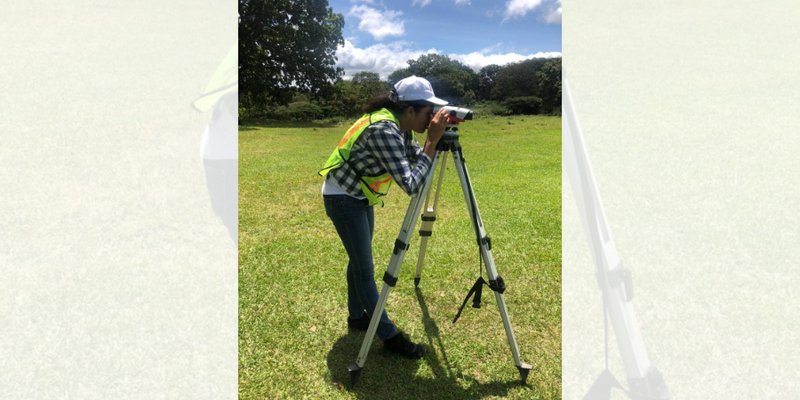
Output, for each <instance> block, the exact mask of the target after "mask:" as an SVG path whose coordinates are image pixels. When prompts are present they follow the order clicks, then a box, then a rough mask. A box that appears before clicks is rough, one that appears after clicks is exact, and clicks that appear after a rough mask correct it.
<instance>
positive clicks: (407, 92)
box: [394, 75, 447, 106]
mask: <svg viewBox="0 0 800 400" xmlns="http://www.w3.org/2000/svg"><path fill="white" fill-rule="evenodd" d="M394 90H395V91H397V98H398V100H400V101H415V100H424V101H427V102H429V103H433V104H436V105H440V106H444V105H447V101H445V100H442V99H440V98H438V97H436V96H434V95H433V88H431V83H430V82H428V80H427V79H425V78H420V77H418V76H416V75H411V76H409V77H408V78H405V79H402V80H400V82H397V83H395V85H394Z"/></svg>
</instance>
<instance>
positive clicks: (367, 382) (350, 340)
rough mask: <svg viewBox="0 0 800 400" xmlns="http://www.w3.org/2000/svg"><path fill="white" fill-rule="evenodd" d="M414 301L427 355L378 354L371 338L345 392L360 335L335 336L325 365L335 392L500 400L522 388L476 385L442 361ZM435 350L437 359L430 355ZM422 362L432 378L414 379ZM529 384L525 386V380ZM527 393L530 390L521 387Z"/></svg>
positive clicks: (435, 333)
mask: <svg viewBox="0 0 800 400" xmlns="http://www.w3.org/2000/svg"><path fill="white" fill-rule="evenodd" d="M416 295H417V301H418V302H419V304H420V309H421V310H422V318H423V325H424V329H425V336H426V338H427V343H425V344H426V345H427V347H428V351H427V352H426V354H425V357H423V358H422V359H421V360H408V359H404V358H401V357H397V356H396V355H393V354H391V353H389V352H387V351H386V350H384V349H383V345H382V344H381V343H380V340H378V339H375V340H374V342H373V345H372V346H373V347H372V348H371V350H370V353H369V358H368V359H367V363H366V365H365V366H364V368H363V369H362V370H361V376H360V377H359V380H358V383H357V384H356V386H355V387H354V388H353V387H350V373H349V372H348V371H347V366H348V365H350V364H352V363H354V362H355V359H356V357H357V356H358V352H359V350H360V348H361V343H362V341H363V340H364V333H361V332H358V333H355V332H352V331H351V333H349V334H347V335H344V336H342V337H340V338H339V339H338V340H337V341H336V342H335V343H334V345H333V348H332V349H331V351H330V352H329V353H328V357H327V365H328V370H329V372H330V379H331V381H332V382H333V384H334V385H335V386H338V387H339V389H340V390H349V391H350V392H351V393H353V394H355V395H356V397H357V398H359V399H415V400H428V399H430V400H445V399H453V400H455V399H478V398H482V397H486V396H498V397H505V396H506V395H507V394H508V392H509V389H511V388H516V387H522V386H523V385H522V383H521V382H520V381H518V380H514V381H506V382H490V383H480V382H478V381H477V380H476V379H475V378H473V377H471V376H468V375H464V374H462V373H461V372H460V371H458V370H454V368H453V367H452V365H451V364H450V361H449V360H448V358H447V351H446V349H445V348H444V345H443V342H442V340H441V337H440V335H439V327H438V326H437V324H436V322H434V321H433V319H432V318H431V317H430V314H429V312H428V307H427V304H426V303H425V298H424V297H423V296H422V292H421V291H420V290H419V289H417V290H416ZM434 346H436V348H438V349H439V353H440V354H441V356H440V355H439V354H437V352H435V351H433V349H434ZM421 363H426V364H428V366H429V367H430V369H431V372H432V374H433V378H429V377H419V376H417V370H418V369H419V368H420V366H421ZM529 382H530V381H529ZM525 387H528V388H530V386H527V385H526V386H525Z"/></svg>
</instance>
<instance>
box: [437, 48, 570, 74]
mask: <svg viewBox="0 0 800 400" xmlns="http://www.w3.org/2000/svg"><path fill="white" fill-rule="evenodd" d="M449 56H450V58H452V59H454V60H458V61H461V62H462V63H464V64H465V65H466V66H468V67H470V68H472V70H473V71H476V72H477V71H479V70H480V69H481V68H483V67H485V66H487V65H491V64H497V65H505V64H511V63H515V62H520V61H524V60H530V59H532V58H556V57H561V52H557V51H550V52H542V51H540V52H538V53H534V54H527V55H525V54H519V53H497V54H485V53H482V52H472V53H469V54H449Z"/></svg>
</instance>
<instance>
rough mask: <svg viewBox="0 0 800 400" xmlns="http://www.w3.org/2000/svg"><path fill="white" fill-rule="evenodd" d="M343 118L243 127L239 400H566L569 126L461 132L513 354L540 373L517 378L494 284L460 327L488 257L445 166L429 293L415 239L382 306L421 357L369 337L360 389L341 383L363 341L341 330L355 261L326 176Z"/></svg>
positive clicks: (378, 229)
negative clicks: (417, 278) (417, 273)
mask: <svg viewBox="0 0 800 400" xmlns="http://www.w3.org/2000/svg"><path fill="white" fill-rule="evenodd" d="M349 122H350V121H348V122H347V123H344V124H341V125H333V124H327V125H324V124H315V123H308V122H305V123H288V122H272V123H270V124H269V125H243V126H241V127H240V133H239V398H240V399H243V400H249V399H304V398H309V399H436V400H448V399H452V400H456V399H459V400H460V399H488V398H507V399H560V398H561V118H558V117H552V116H532V117H529V116H525V117H519V116H514V117H486V116H485V114H480V115H478V116H476V119H475V120H473V121H469V122H465V123H463V124H462V125H461V127H460V133H461V139H460V142H461V144H462V145H463V148H464V150H463V151H464V156H465V158H466V162H467V168H468V169H469V175H470V179H471V182H472V185H473V191H474V193H475V197H476V199H477V202H478V206H479V207H480V214H481V217H482V219H483V223H484V227H485V229H486V232H487V234H488V235H489V236H491V238H492V255H493V257H494V260H495V264H496V268H497V271H498V272H499V273H500V274H501V275H502V276H503V279H504V280H505V283H506V286H507V290H506V292H505V294H504V296H505V302H506V305H507V308H508V313H509V316H510V318H511V321H512V324H513V327H514V333H515V335H516V339H517V342H518V344H519V347H520V355H521V357H522V359H523V361H525V362H527V363H529V364H531V365H532V366H533V369H532V371H531V373H530V376H529V378H528V385H527V386H522V385H520V383H519V375H518V372H517V369H516V368H515V367H514V363H513V359H512V356H511V353H510V350H509V347H508V341H507V340H506V335H505V333H504V330H503V326H502V320H501V318H500V315H499V312H498V310H497V302H496V300H495V297H494V296H493V295H492V293H491V292H490V291H489V290H488V289H486V288H484V292H483V307H481V308H480V309H474V308H471V307H467V308H465V309H464V312H463V314H462V315H461V318H460V319H459V321H458V323H456V324H453V323H452V322H451V321H452V318H453V316H454V315H455V312H456V311H457V309H458V306H460V304H461V302H462V301H463V299H464V296H465V295H466V293H467V291H468V290H469V288H470V286H471V285H472V283H473V282H474V281H475V279H476V278H477V277H478V271H479V259H478V253H477V246H476V243H475V234H474V231H473V230H472V226H471V222H470V220H469V217H468V213H467V210H466V208H465V205H464V196H463V194H462V191H461V186H460V185H459V180H458V176H457V174H456V172H455V170H454V169H453V162H452V157H448V158H447V163H446V164H447V169H446V173H445V175H444V182H443V184H442V193H441V195H440V198H439V201H438V203H437V208H438V209H437V220H436V223H435V225H434V227H433V235H432V236H431V237H430V239H429V241H428V247H427V252H426V255H425V264H424V269H423V275H422V281H421V283H420V288H419V289H420V290H419V291H415V290H414V283H413V277H414V270H415V266H416V262H417V256H418V251H419V237H418V236H417V235H416V233H415V234H414V236H413V237H412V240H411V243H410V249H409V250H408V253H407V254H406V256H405V261H404V262H403V265H402V268H401V270H400V274H399V276H398V278H399V279H398V282H397V285H396V287H395V289H394V290H393V291H392V294H391V296H390V297H389V301H388V303H387V311H388V313H389V316H390V318H392V319H393V320H395V321H396V323H397V324H398V325H399V326H400V328H401V329H403V330H405V331H406V332H407V333H408V334H409V335H410V336H411V337H412V339H414V340H415V341H419V342H422V343H423V344H424V345H425V346H427V347H428V349H429V351H428V354H426V355H425V357H424V358H423V359H422V360H419V361H412V360H406V359H401V358H397V357H394V356H391V355H388V354H387V353H386V352H385V351H384V350H383V349H382V345H381V343H380V341H379V340H375V342H374V344H373V346H372V350H371V351H370V353H369V358H368V359H367V362H366V365H365V367H364V370H363V372H362V374H361V378H360V381H359V386H357V387H356V389H355V390H347V389H345V388H344V386H345V385H347V384H349V375H348V373H347V370H346V367H347V366H348V365H349V364H351V363H353V362H354V361H355V358H356V356H357V354H358V351H359V348H360V345H361V342H362V340H363V333H361V332H348V330H347V326H346V322H345V320H346V317H347V306H346V297H347V290H346V283H345V280H346V279H345V269H346V264H347V256H346V254H345V251H344V249H343V248H342V245H341V242H340V240H339V238H338V236H337V235H336V231H335V229H334V227H333V224H332V223H331V222H330V220H329V219H328V217H327V216H326V215H325V210H324V207H323V203H322V197H321V194H320V185H321V184H322V180H321V178H320V177H319V176H318V175H317V171H318V170H319V169H320V168H321V167H322V164H323V163H324V161H325V159H326V158H327V156H328V155H329V154H330V151H331V150H332V149H333V147H334V146H335V145H336V142H337V141H338V140H339V139H340V138H341V136H342V133H343V132H344V131H345V130H346V129H347V127H348V124H349ZM419 139H420V140H424V137H422V136H420V138H419ZM385 200H386V204H385V206H384V207H383V208H381V207H376V209H375V235H374V239H373V257H374V261H375V278H376V281H377V282H378V289H379V290H380V289H381V286H382V281H381V276H382V275H383V273H384V271H385V270H386V266H387V265H388V260H389V257H390V256H391V254H392V248H393V245H394V240H395V238H396V237H397V234H398V232H399V230H400V226H401V224H402V220H403V217H404V215H405V212H406V208H407V206H408V202H409V197H408V196H407V195H405V194H404V193H403V192H402V190H400V189H399V188H397V187H393V188H392V189H391V190H390V192H389V195H388V196H386V197H385ZM417 226H419V223H418V224H417ZM415 232H416V230H415ZM483 276H484V277H485V276H486V274H485V272H484V273H483Z"/></svg>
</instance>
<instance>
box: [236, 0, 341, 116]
mask: <svg viewBox="0 0 800 400" xmlns="http://www.w3.org/2000/svg"><path fill="white" fill-rule="evenodd" d="M343 27H344V17H342V15H341V14H335V13H334V12H333V10H331V8H329V7H328V1H327V0H270V1H264V0H239V102H240V105H241V106H242V107H244V108H246V109H254V108H260V107H264V106H267V105H285V104H287V103H288V102H289V101H290V100H291V98H292V95H293V94H294V92H296V91H299V92H303V93H310V94H313V95H315V96H324V95H325V94H326V93H325V92H326V90H329V89H330V82H331V81H333V80H335V79H338V78H339V77H340V76H341V75H342V73H343V71H342V69H341V68H338V67H336V66H335V65H336V47H337V45H339V44H343V43H344V40H343V39H342V28H343Z"/></svg>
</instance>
